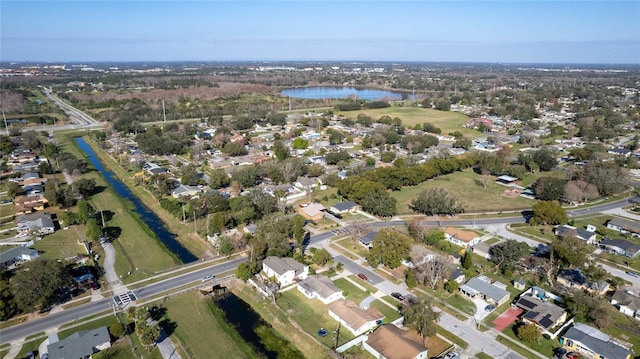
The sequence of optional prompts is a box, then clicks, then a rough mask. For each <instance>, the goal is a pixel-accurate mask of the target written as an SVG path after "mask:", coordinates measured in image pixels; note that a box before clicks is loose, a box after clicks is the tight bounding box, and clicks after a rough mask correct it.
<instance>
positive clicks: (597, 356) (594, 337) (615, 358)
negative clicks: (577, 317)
mask: <svg viewBox="0 0 640 359" xmlns="http://www.w3.org/2000/svg"><path fill="white" fill-rule="evenodd" d="M560 343H561V344H562V346H564V347H565V348H567V349H569V350H574V351H576V352H578V353H581V354H584V355H585V356H586V357H588V358H593V359H630V358H631V351H630V350H629V349H627V348H625V347H623V346H621V345H619V344H616V343H614V342H612V341H611V337H610V336H608V335H607V334H605V333H603V332H601V331H599V330H598V329H596V328H594V327H591V326H588V325H586V324H583V323H576V324H575V325H574V326H573V327H571V328H569V330H567V332H566V333H565V335H564V336H563V337H562V338H561V339H560Z"/></svg>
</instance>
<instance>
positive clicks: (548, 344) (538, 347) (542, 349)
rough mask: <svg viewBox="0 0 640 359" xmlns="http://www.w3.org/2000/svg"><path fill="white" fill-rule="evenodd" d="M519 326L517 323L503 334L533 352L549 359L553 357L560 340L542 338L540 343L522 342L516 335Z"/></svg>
mask: <svg viewBox="0 0 640 359" xmlns="http://www.w3.org/2000/svg"><path fill="white" fill-rule="evenodd" d="M518 325H519V324H517V323H514V324H511V325H510V326H508V327H507V328H505V330H504V331H503V332H502V333H504V334H505V335H507V336H508V337H509V338H511V339H513V340H514V341H516V342H520V343H521V344H524V345H525V346H527V347H529V348H531V349H532V350H534V351H537V352H538V353H541V354H543V355H545V356H547V357H549V358H551V357H552V356H553V349H554V348H557V347H559V346H560V342H559V341H558V340H551V339H545V338H544V337H542V336H541V337H540V340H539V341H538V342H533V343H528V342H525V341H522V340H520V339H518V336H517V335H516V328H517V327H518Z"/></svg>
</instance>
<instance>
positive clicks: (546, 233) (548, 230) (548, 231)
mask: <svg viewBox="0 0 640 359" xmlns="http://www.w3.org/2000/svg"><path fill="white" fill-rule="evenodd" d="M554 227H555V226H552V225H545V226H531V225H529V224H527V223H524V224H520V223H518V224H516V225H512V226H511V230H512V231H514V232H516V233H518V232H520V234H521V235H524V236H525V237H533V238H534V239H544V240H546V241H547V242H551V241H552V240H554V239H556V235H555V234H553V228H554Z"/></svg>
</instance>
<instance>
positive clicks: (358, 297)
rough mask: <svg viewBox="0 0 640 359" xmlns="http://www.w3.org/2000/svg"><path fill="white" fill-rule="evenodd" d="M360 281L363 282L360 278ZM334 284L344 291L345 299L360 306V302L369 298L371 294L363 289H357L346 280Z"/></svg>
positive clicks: (341, 279) (337, 280) (340, 279)
mask: <svg viewBox="0 0 640 359" xmlns="http://www.w3.org/2000/svg"><path fill="white" fill-rule="evenodd" d="M358 280H360V281H361V279H359V278H358ZM333 283H334V284H335V285H336V286H337V287H338V288H340V289H342V293H343V294H344V297H345V298H347V299H349V300H350V301H352V302H354V303H356V304H358V305H360V302H362V301H363V300H364V298H366V297H368V296H369V294H367V293H366V292H365V291H363V290H362V289H360V288H358V287H356V286H355V285H353V283H351V282H349V281H348V280H347V279H345V278H339V279H336V280H335V281H334V282H333Z"/></svg>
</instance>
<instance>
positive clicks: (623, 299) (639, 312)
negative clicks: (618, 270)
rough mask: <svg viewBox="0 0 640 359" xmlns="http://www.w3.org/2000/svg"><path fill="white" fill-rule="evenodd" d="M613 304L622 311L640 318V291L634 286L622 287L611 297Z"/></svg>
mask: <svg viewBox="0 0 640 359" xmlns="http://www.w3.org/2000/svg"><path fill="white" fill-rule="evenodd" d="M611 304H613V306H614V307H616V308H618V310H620V312H622V313H623V314H625V315H628V316H630V317H632V318H636V319H640V293H638V290H637V289H636V290H633V289H632V288H621V289H618V290H616V292H615V293H614V294H613V296H612V297H611Z"/></svg>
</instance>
